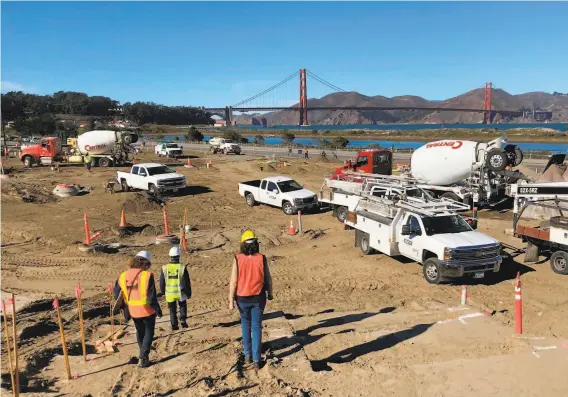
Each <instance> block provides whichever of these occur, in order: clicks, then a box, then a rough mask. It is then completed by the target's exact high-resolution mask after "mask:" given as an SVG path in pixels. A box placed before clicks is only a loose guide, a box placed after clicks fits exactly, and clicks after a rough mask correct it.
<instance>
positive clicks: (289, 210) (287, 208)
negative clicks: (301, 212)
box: [282, 201, 294, 215]
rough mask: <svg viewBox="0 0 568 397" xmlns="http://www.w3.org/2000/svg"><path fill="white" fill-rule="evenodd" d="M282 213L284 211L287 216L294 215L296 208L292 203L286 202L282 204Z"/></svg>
mask: <svg viewBox="0 0 568 397" xmlns="http://www.w3.org/2000/svg"><path fill="white" fill-rule="evenodd" d="M282 211H284V213H285V214H286V215H294V206H292V203H290V202H289V201H284V202H283V203H282Z"/></svg>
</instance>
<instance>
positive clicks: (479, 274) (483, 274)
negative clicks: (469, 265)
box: [473, 272, 485, 278]
mask: <svg viewBox="0 0 568 397" xmlns="http://www.w3.org/2000/svg"><path fill="white" fill-rule="evenodd" d="M483 277H485V273H484V272H479V273H473V278H483Z"/></svg>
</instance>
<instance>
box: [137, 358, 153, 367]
mask: <svg viewBox="0 0 568 397" xmlns="http://www.w3.org/2000/svg"><path fill="white" fill-rule="evenodd" d="M138 366H139V367H140V368H148V367H149V366H150V360H149V359H147V358H141V359H140V360H139V361H138Z"/></svg>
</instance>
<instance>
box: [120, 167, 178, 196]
mask: <svg viewBox="0 0 568 397" xmlns="http://www.w3.org/2000/svg"><path fill="white" fill-rule="evenodd" d="M116 180H117V182H118V183H119V184H120V185H121V186H122V190H123V191H125V192H128V191H129V190H130V189H140V190H147V191H148V192H149V193H150V194H152V195H158V194H160V193H169V192H172V193H173V192H177V191H178V190H180V189H183V188H185V186H186V181H185V176H183V175H180V174H178V173H176V172H175V171H174V170H172V169H171V168H169V167H166V166H165V165H163V164H157V163H143V164H136V165H133V166H132V168H131V169H130V172H122V171H117V172H116Z"/></svg>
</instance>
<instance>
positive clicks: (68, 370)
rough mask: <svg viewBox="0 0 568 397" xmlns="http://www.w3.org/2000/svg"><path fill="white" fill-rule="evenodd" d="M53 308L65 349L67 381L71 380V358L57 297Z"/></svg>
mask: <svg viewBox="0 0 568 397" xmlns="http://www.w3.org/2000/svg"><path fill="white" fill-rule="evenodd" d="M53 308H54V309H55V311H56V312H57V322H58V323H59V335H60V336H61V348H62V349H63V358H64V359H65V369H66V371H67V380H71V367H70V366H69V356H68V355H67V342H66V341H65V332H64V331H63V320H62V319H61V309H60V308H59V298H58V297H57V296H56V297H55V299H54V300H53Z"/></svg>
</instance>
